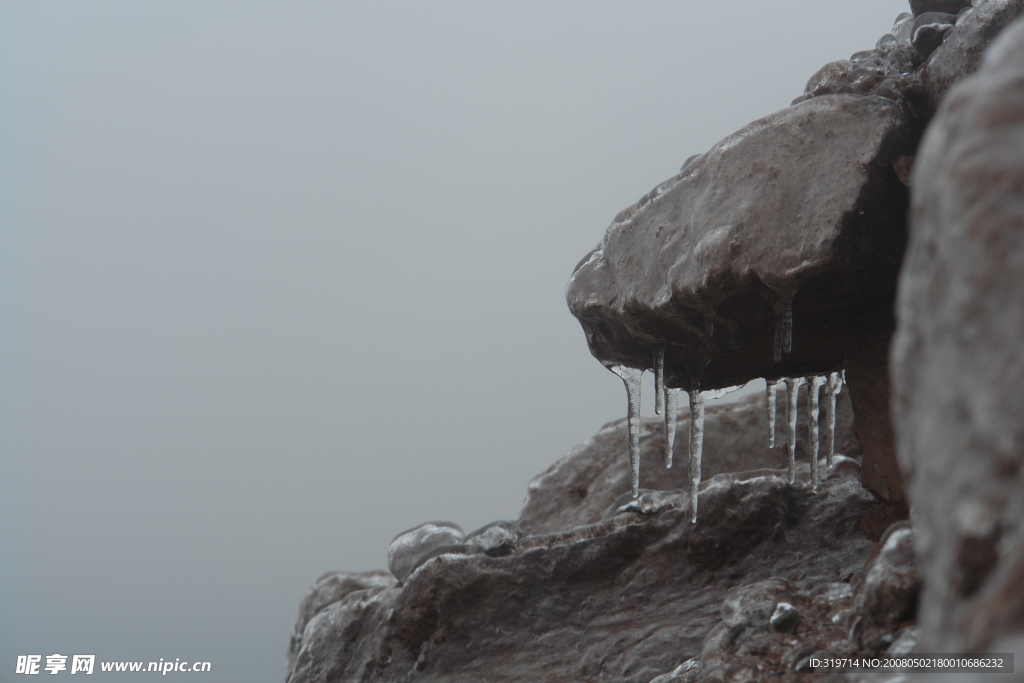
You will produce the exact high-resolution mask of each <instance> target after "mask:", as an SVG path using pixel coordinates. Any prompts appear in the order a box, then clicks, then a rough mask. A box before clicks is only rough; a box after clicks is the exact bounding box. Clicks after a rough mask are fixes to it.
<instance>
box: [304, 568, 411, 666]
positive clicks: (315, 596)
mask: <svg viewBox="0 0 1024 683" xmlns="http://www.w3.org/2000/svg"><path fill="white" fill-rule="evenodd" d="M394 585H395V578H394V577H393V576H391V575H390V574H388V573H387V572H382V571H372V572H362V573H359V574H350V573H347V572H328V573H327V574H324V575H323V576H321V577H320V578H319V579H317V580H316V581H315V582H314V583H313V586H312V587H311V588H310V589H309V592H308V593H306V597H304V598H303V599H302V602H301V603H300V604H299V618H298V620H296V622H295V628H294V629H293V630H292V640H291V643H290V645H289V647H288V671H289V672H291V670H292V667H293V666H294V665H295V657H296V655H298V653H299V648H300V647H301V646H302V632H303V631H304V630H305V628H306V624H308V623H309V621H310V620H311V619H312V618H313V617H314V616H315V615H316V614H317V613H318V612H320V611H321V610H323V609H325V608H327V607H329V606H330V605H333V604H334V603H336V602H339V601H340V600H341V599H342V598H344V597H345V596H346V595H348V594H349V593H354V592H356V591H361V590H366V589H368V588H389V587H391V586H394Z"/></svg>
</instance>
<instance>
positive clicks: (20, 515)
mask: <svg viewBox="0 0 1024 683" xmlns="http://www.w3.org/2000/svg"><path fill="white" fill-rule="evenodd" d="M906 9H907V6H906V3H904V2H899V1H897V0H871V1H869V2H860V3H856V4H855V5H851V4H850V3H845V2H844V3H840V2H834V3H822V2H810V1H809V0H790V1H788V2H785V1H783V2H773V3H754V2H749V1H747V2H738V1H736V0H719V1H718V2H684V1H682V0H676V1H675V2H630V3H610V2H589V1H588V2H554V3H553V2H523V1H521V0H517V1H515V2H460V3H456V2H429V3H427V2H424V3H385V2H373V3H370V2H366V3H359V4H357V3H276V4H269V3H257V2H209V1H204V2H174V3H156V2H136V1H132V2H121V3H114V2H88V3H69V2H64V3H61V2H50V3H44V2H25V1H23V2H3V3H2V4H0V174H2V176H0V386H2V391H0V402H2V403H0V543H2V546H0V547H2V548H3V550H2V551H0V672H2V673H0V680H9V679H10V678H13V677H14V676H13V671H14V665H15V658H16V656H17V655H18V654H41V655H44V657H45V655H48V654H54V653H60V654H67V655H70V654H95V655H97V659H98V660H118V659H124V660H146V661H149V660H156V659H159V658H161V657H162V658H164V659H174V658H176V657H178V658H181V659H186V660H207V661H211V662H212V665H213V673H212V674H207V675H203V676H202V678H203V680H204V681H207V682H209V683H213V682H214V681H224V682H237V681H272V682H275V683H279V682H280V681H281V680H282V679H283V676H284V661H285V650H286V647H287V643H288V637H289V634H290V630H291V627H292V624H293V622H294V620H295V617H296V614H297V609H298V602H299V600H300V599H301V598H302V596H303V594H304V592H305V590H306V588H307V587H308V586H309V584H310V583H311V582H312V581H313V580H314V579H315V578H316V577H318V576H319V575H320V574H322V573H324V572H326V571H328V570H333V569H344V570H352V571H361V570H367V569H374V568H384V567H386V551H387V546H388V543H389V542H390V540H391V538H392V536H393V535H394V534H395V533H397V532H398V531H401V530H403V529H406V528H408V527H411V526H414V525H415V524H418V523H420V522H422V521H426V520H430V519H450V520H452V521H455V522H457V523H459V524H461V525H462V526H463V528H465V529H466V530H467V531H468V530H470V529H473V528H475V527H477V526H480V525H482V524H485V523H487V522H491V521H494V520H497V519H509V518H512V519H514V518H515V517H516V516H517V515H518V512H519V508H520V506H521V504H522V501H523V497H524V496H525V493H526V487H527V483H528V482H529V480H530V478H531V477H533V476H534V475H535V474H538V473H539V472H541V471H543V470H544V469H545V468H546V467H547V466H548V465H549V464H551V463H552V462H554V461H555V460H556V459H558V458H559V457H561V456H562V455H563V454H565V452H566V451H568V450H569V448H570V447H572V446H573V445H574V444H575V443H577V442H579V441H581V440H583V439H584V438H586V437H588V436H590V435H591V434H593V433H594V432H595V431H596V430H597V429H598V428H599V427H600V426H601V425H602V424H603V423H605V422H607V421H609V420H613V419H618V418H620V417H622V416H623V415H624V414H625V392H624V390H623V387H622V383H621V381H620V380H619V379H618V378H616V377H615V376H613V375H612V374H611V373H609V372H608V371H606V370H605V369H603V368H602V367H601V366H600V364H599V363H597V362H596V361H595V360H594V359H593V358H592V357H591V356H590V354H589V352H588V351H587V348H586V343H585V340H584V337H583V334H582V332H581V330H580V327H579V325H578V323H576V321H575V320H574V319H573V318H572V316H571V315H570V314H569V312H568V310H567V308H566V305H565V300H564V287H565V283H566V281H567V280H568V277H569V275H570V272H571V270H572V268H573V266H574V265H575V264H576V262H577V261H578V260H579V259H580V258H581V257H582V256H583V255H584V254H585V253H586V252H587V251H589V250H590V249H591V248H592V247H593V246H594V245H595V244H596V243H597V242H598V241H599V240H600V238H601V236H602V235H603V233H604V229H605V228H606V227H607V225H608V223H609V222H610V221H611V219H612V217H613V216H614V215H615V214H616V213H617V212H618V211H619V210H621V209H622V208H624V207H626V206H628V205H629V204H631V203H633V202H634V201H636V200H637V199H638V198H639V197H640V196H641V195H643V194H645V193H646V192H647V191H648V190H650V189H651V188H652V187H654V186H655V185H657V184H658V183H659V182H660V181H662V180H664V179H666V178H668V177H670V176H672V175H673V174H675V173H676V172H677V171H678V169H679V166H680V165H681V164H682V162H683V161H684V160H685V159H686V158H687V157H689V156H690V155H692V154H695V153H699V152H703V151H705V150H707V149H708V148H709V147H710V146H711V145H712V144H714V143H715V142H716V141H717V140H719V139H721V138H722V137H724V136H725V135H727V134H729V133H731V132H732V131H734V130H736V129H737V128H739V127H741V126H743V125H745V124H746V123H748V122H749V121H751V120H753V119H756V118H759V117H761V116H764V115H766V114H769V113H771V112H772V111H775V110H777V109H780V108H782V107H784V106H786V105H788V104H789V102H790V100H792V99H793V98H794V97H796V96H797V95H799V94H800V93H801V91H802V89H803V86H804V83H805V82H806V81H807V79H808V77H810V75H811V74H812V73H814V72H815V71H816V70H817V69H818V68H819V67H820V66H822V65H823V64H825V63H826V62H828V61H831V60H834V59H842V58H846V57H848V56H849V55H850V54H851V53H853V52H856V51H859V50H863V49H869V48H871V47H873V46H874V44H875V41H876V40H877V39H878V38H879V37H880V36H881V35H882V34H884V33H886V32H887V31H888V30H889V28H890V27H891V26H892V23H893V20H894V19H895V17H896V15H897V14H899V13H900V12H903V11H906ZM647 387H648V389H649V382H648V384H647ZM650 396H651V393H650V391H649V390H648V392H647V394H646V397H645V402H646V404H645V406H644V411H643V412H644V413H645V414H649V413H651V406H652V405H653V401H651V400H649V398H647V397H650ZM44 661H45V659H44ZM61 675H65V676H66V675H69V672H67V671H66V672H64V673H63V674H61ZM126 675H128V676H130V674H122V675H121V676H120V677H121V678H123V677H124V676H126ZM94 676H95V678H94V679H92V680H97V681H103V680H107V679H109V680H114V679H115V678H118V676H116V675H110V676H106V677H105V676H103V675H101V674H99V673H98V672H97V673H96V674H94Z"/></svg>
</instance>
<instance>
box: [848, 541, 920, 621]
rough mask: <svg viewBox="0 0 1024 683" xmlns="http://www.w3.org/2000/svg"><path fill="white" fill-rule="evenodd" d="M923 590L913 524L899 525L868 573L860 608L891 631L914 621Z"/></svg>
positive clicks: (883, 543) (859, 604)
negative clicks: (915, 554)
mask: <svg viewBox="0 0 1024 683" xmlns="http://www.w3.org/2000/svg"><path fill="white" fill-rule="evenodd" d="M920 589H921V578H920V576H919V575H918V571H917V560H916V558H915V557H914V530H913V528H912V527H911V526H910V522H897V523H896V524H894V525H892V526H891V527H889V530H888V531H886V533H885V536H883V537H882V542H881V549H880V551H879V553H878V555H877V556H876V557H875V558H874V560H873V561H872V562H871V563H870V566H869V567H868V569H867V571H866V572H865V575H864V586H863V588H862V589H861V594H860V600H859V603H858V607H859V608H860V609H862V610H863V611H864V612H865V613H867V614H868V615H869V616H871V618H872V619H873V620H874V622H875V623H876V624H878V625H879V626H884V627H886V628H892V627H895V626H897V625H899V624H901V623H902V622H905V621H907V620H909V619H913V618H914V615H915V613H916V611H917V595H918V592H919V591H920Z"/></svg>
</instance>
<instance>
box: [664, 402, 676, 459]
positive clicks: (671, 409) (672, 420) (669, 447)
mask: <svg viewBox="0 0 1024 683" xmlns="http://www.w3.org/2000/svg"><path fill="white" fill-rule="evenodd" d="M678 396H679V390H678V389H669V388H668V387H665V467H672V452H673V450H674V449H675V444H676V399H677V398H678Z"/></svg>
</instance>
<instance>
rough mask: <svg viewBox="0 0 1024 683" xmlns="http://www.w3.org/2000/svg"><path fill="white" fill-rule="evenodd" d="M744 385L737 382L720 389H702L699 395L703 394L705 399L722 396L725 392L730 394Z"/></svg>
mask: <svg viewBox="0 0 1024 683" xmlns="http://www.w3.org/2000/svg"><path fill="white" fill-rule="evenodd" d="M744 386H746V385H744V384H737V385H735V386H731V387H723V388H721V389H709V390H708V391H702V392H701V396H703V397H704V398H705V400H706V399H716V398H722V397H723V396H725V395H726V394H731V393H732V392H734V391H739V390H740V389H742V388H743V387H744Z"/></svg>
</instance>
